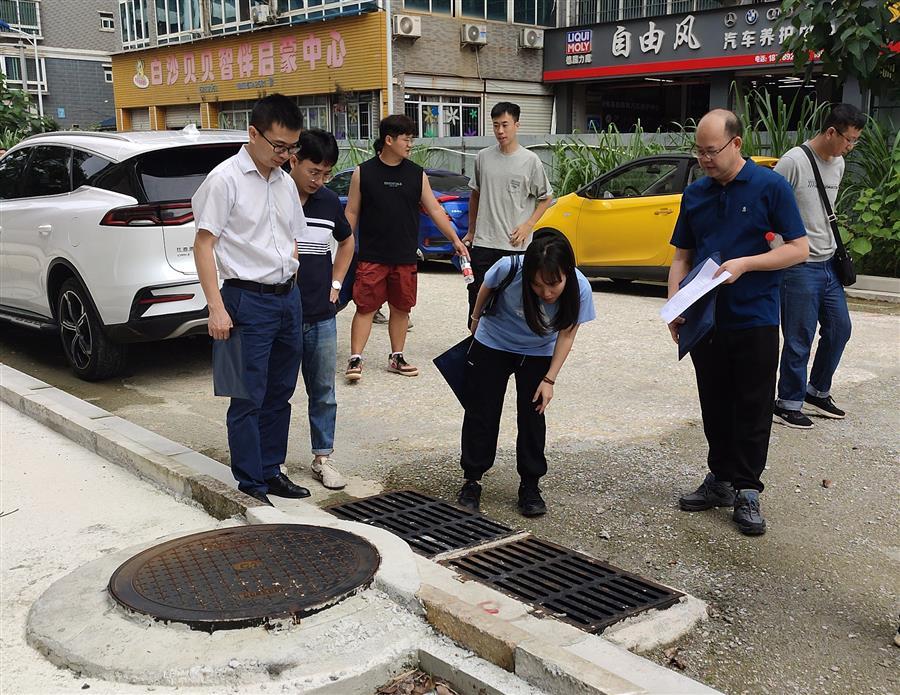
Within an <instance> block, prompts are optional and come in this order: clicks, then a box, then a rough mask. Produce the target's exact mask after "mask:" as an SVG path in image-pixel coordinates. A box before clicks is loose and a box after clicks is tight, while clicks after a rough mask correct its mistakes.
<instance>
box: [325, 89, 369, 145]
mask: <svg viewBox="0 0 900 695" xmlns="http://www.w3.org/2000/svg"><path fill="white" fill-rule="evenodd" d="M372 101H373V95H372V93H371V92H361V93H358V94H354V95H352V96H344V97H342V98H341V99H337V100H334V102H333V103H332V107H331V111H332V117H333V118H332V128H331V130H332V132H333V133H334V137H335V138H337V139H338V140H368V139H369V138H371V137H372V131H373V129H372Z"/></svg>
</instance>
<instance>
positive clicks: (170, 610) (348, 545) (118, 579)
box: [109, 524, 381, 632]
mask: <svg viewBox="0 0 900 695" xmlns="http://www.w3.org/2000/svg"><path fill="white" fill-rule="evenodd" d="M380 562H381V558H380V556H379V555H378V551H377V550H376V549H375V547H374V546H373V545H372V544H371V543H369V542H368V541H367V540H365V539H364V538H360V537H359V536H355V535H353V534H352V533H348V532H347V531H341V530H339V529H329V528H322V527H319V526H306V525H302V524H259V525H253V526H237V527H234V528H228V529H221V530H218V531H207V532H204V533H195V534H192V535H190V536H184V537H183V538H176V539H175V540H171V541H167V542H165V543H162V544H161V545H157V546H154V547H152V548H148V549H147V550H144V551H143V552H141V553H138V554H137V555H135V556H134V557H132V558H131V559H129V560H126V561H125V562H124V563H123V564H122V565H121V566H120V567H119V568H118V569H117V570H116V571H115V572H114V573H113V575H112V577H111V578H110V580H109V592H110V594H112V596H113V598H115V599H116V601H118V602H119V603H120V604H122V605H123V606H125V608H127V609H129V610H132V611H136V612H138V613H143V614H145V615H149V616H151V617H153V618H155V619H157V620H163V621H170V620H171V621H175V622H180V623H187V624H188V625H190V626H191V627H192V628H194V629H197V630H204V631H206V632H213V631H215V630H222V629H226V630H227V629H235V628H241V627H249V626H252V625H262V624H264V623H268V622H269V621H270V620H277V619H283V618H294V619H296V618H300V617H302V616H305V615H310V614H311V613H316V612H317V611H320V610H322V609H323V608H326V607H327V606H330V605H332V604H335V603H337V602H338V601H340V600H342V599H344V598H346V597H347V596H350V595H351V594H353V593H355V592H356V591H357V590H359V589H360V588H363V587H367V586H369V584H371V582H372V578H373V577H374V575H375V572H376V570H377V569H378V566H379V564H380Z"/></svg>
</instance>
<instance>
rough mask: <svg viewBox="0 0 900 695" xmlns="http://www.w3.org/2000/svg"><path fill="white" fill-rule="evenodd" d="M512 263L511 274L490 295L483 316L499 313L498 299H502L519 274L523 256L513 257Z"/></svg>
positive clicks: (482, 311) (483, 308) (510, 266)
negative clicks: (502, 295) (502, 294)
mask: <svg viewBox="0 0 900 695" xmlns="http://www.w3.org/2000/svg"><path fill="white" fill-rule="evenodd" d="M511 258H512V263H510V264H509V272H508V273H507V274H506V277H505V278H503V280H501V281H500V284H499V285H497V288H496V289H495V290H494V291H493V292H491V293H490V295H488V298H487V300H486V301H485V302H484V306H483V307H482V309H481V315H482V316H491V315H493V314H494V312H496V311H497V299H498V298H499V297H500V294H501V293H502V292H503V290H505V289H506V288H507V287H509V285H510V283H512V281H513V280H514V279H515V277H516V273H518V272H519V264H520V259H521V256H520V255H519V254H516V255H514V256H511Z"/></svg>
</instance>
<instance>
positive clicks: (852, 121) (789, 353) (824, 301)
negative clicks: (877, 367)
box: [773, 104, 866, 429]
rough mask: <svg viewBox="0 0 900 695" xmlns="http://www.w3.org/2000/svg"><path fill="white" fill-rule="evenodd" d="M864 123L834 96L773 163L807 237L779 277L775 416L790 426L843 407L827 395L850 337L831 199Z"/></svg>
mask: <svg viewBox="0 0 900 695" xmlns="http://www.w3.org/2000/svg"><path fill="white" fill-rule="evenodd" d="M865 124H866V116H865V114H863V113H862V112H861V111H860V110H859V109H857V108H856V107H855V106H852V105H850V104H837V105H836V106H834V107H833V108H832V109H831V112H830V113H829V114H828V115H827V116H826V117H825V120H824V122H823V123H822V129H821V131H820V132H819V133H818V134H817V135H816V136H815V137H814V138H812V139H811V140H809V141H807V142H805V143H803V144H802V145H801V146H800V147H794V148H793V149H791V150H789V151H788V152H786V153H785V154H784V156H782V158H781V159H780V160H779V161H778V164H776V165H775V171H777V172H778V173H779V174H781V175H782V176H784V177H785V178H786V179H787V180H788V182H789V183H790V184H791V186H792V187H793V189H794V195H795V196H796V198H797V205H798V206H799V208H800V215H801V216H802V218H803V224H804V226H805V227H806V234H807V237H808V239H809V259H808V260H807V262H805V263H800V264H799V265H796V266H794V267H792V268H788V269H787V270H785V271H784V275H783V276H782V281H781V331H782V335H783V336H784V344H783V346H782V351H781V364H780V369H779V378H778V396H777V400H776V401H775V407H774V411H773V413H774V415H773V419H774V421H775V422H776V423H778V424H781V425H785V426H787V427H793V428H795V429H811V428H812V427H813V421H812V420H811V419H810V418H809V417H808V415H814V416H818V417H827V418H833V419H841V418H843V417H844V416H845V414H846V413H845V412H844V411H843V410H841V409H840V408H838V407H837V405H835V402H834V399H833V398H832V397H831V382H832V378H833V377H834V373H835V371H836V370H837V367H838V364H839V363H840V361H841V356H842V355H843V352H844V347H845V346H846V344H847V341H849V340H850V311H849V310H848V308H847V299H846V296H845V294H844V286H846V285H852V284H853V283H854V282H856V273H855V271H854V269H853V261H852V259H851V258H850V256H849V255H848V254H847V250H846V248H844V244H843V242H842V240H841V235H840V231H839V230H838V226H837V219H836V217H835V214H834V203H835V199H836V198H837V193H838V189H839V188H840V184H841V179H842V178H843V176H844V156H845V155H847V154H849V153H850V152H851V151H852V149H853V146H854V145H856V143H857V141H858V140H859V137H860V134H861V132H862V129H863V127H865ZM820 325H821V330H820V337H819V344H818V346H817V348H816V357H815V359H814V360H813V365H812V369H811V370H810V371H809V377H808V378H807V366H808V363H809V356H810V353H811V351H812V344H813V341H814V339H815V335H816V329H817V327H819V326H820Z"/></svg>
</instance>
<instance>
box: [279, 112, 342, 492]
mask: <svg viewBox="0 0 900 695" xmlns="http://www.w3.org/2000/svg"><path fill="white" fill-rule="evenodd" d="M298 144H299V145H300V150H299V151H298V152H297V154H296V156H294V157H292V158H291V178H293V179H294V183H296V184H297V190H298V191H299V193H300V202H301V203H302V204H303V213H304V214H305V215H306V228H305V229H304V230H303V234H302V235H301V236H299V237H298V238H297V252H298V259H299V261H300V268H299V270H298V271H297V284H298V285H299V286H300V298H301V302H302V304H303V362H302V363H301V366H300V370H301V372H302V374H303V382H304V384H305V385H306V396H307V402H308V413H309V438H310V441H311V443H312V453H313V462H312V475H313V477H314V478H315V479H316V480H318V481H320V482H321V483H322V485H324V486H325V487H327V488H328V489H329V490H340V489H341V488H343V487H344V485H345V482H344V479H343V477H342V476H341V474H340V473H339V472H338V471H337V469H336V468H335V467H334V463H333V462H332V460H331V454H332V453H333V452H334V424H335V418H336V416H337V400H336V399H335V394H334V374H335V370H336V366H337V323H336V320H335V313H336V311H335V305H336V303H337V300H338V295H339V294H340V291H341V287H342V284H343V282H344V276H345V275H346V274H347V268H348V267H349V266H350V261H351V260H353V246H354V241H353V233H352V232H351V231H350V225H349V224H347V219H346V218H345V217H344V210H343V208H342V206H341V201H340V198H338V195H337V193H335V192H334V191H332V190H329V189H328V188H326V187H325V186H324V185H323V184H324V183H325V181H326V180H327V179H328V178H329V177H330V176H331V169H332V167H333V166H334V164H335V162H336V161H337V158H338V146H337V142H336V141H335V139H334V136H333V135H332V134H331V133H327V132H325V131H324V130H318V129H313V130H307V131H304V132H303V134H301V135H300V141H299V143H298ZM332 239H334V240H335V241H337V243H338V248H337V254H336V255H335V258H334V264H333V265H332V262H331V240H332Z"/></svg>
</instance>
